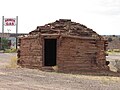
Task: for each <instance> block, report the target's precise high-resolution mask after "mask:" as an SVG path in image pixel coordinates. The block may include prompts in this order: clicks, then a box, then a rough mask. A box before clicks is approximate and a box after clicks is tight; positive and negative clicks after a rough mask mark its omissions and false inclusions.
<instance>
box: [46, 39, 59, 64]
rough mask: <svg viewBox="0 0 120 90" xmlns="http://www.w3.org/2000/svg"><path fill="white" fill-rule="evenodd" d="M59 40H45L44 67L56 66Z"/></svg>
mask: <svg viewBox="0 0 120 90" xmlns="http://www.w3.org/2000/svg"><path fill="white" fill-rule="evenodd" d="M56 44H57V39H44V66H55V65H56Z"/></svg>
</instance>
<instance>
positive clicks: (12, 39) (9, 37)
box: [0, 33, 27, 49]
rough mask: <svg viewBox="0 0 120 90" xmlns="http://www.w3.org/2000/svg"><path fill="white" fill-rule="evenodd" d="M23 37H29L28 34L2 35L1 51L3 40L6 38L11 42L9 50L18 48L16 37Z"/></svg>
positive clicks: (0, 34) (0, 35)
mask: <svg viewBox="0 0 120 90" xmlns="http://www.w3.org/2000/svg"><path fill="white" fill-rule="evenodd" d="M21 35H27V34H26V33H18V34H17V35H16V33H4V34H2V33H0V49H2V46H1V44H2V43H1V38H6V39H8V40H9V42H8V46H9V48H16V37H17V36H21Z"/></svg>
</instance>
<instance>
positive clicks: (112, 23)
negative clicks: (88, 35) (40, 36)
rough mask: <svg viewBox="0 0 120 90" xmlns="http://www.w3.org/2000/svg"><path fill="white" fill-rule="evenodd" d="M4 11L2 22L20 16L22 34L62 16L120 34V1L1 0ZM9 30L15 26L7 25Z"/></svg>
mask: <svg viewBox="0 0 120 90" xmlns="http://www.w3.org/2000/svg"><path fill="white" fill-rule="evenodd" d="M0 11H1V12H0V16H1V17H0V21H1V22H2V16H5V18H14V17H15V16H18V18H19V21H18V22H19V28H18V29H19V31H18V32H19V33H28V32H30V31H32V30H34V29H35V28H36V27H37V26H41V25H44V24H47V23H49V22H54V21H55V20H58V19H71V20H72V21H75V22H79V23H81V24H84V25H86V26H87V27H89V28H91V29H93V30H94V31H96V32H97V33H98V34H102V35H120V25H119V24H120V0H0ZM1 22H0V24H1V31H2V23H1ZM8 29H11V31H10V32H15V27H5V32H8V31H7V30H8ZM1 31H0V32H1Z"/></svg>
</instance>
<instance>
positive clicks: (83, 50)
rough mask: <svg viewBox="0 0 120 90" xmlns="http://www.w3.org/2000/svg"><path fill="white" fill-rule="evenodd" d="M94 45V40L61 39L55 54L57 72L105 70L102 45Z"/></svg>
mask: <svg viewBox="0 0 120 90" xmlns="http://www.w3.org/2000/svg"><path fill="white" fill-rule="evenodd" d="M96 44H97V43H96V41H95V40H80V39H74V38H63V39H62V40H61V44H60V46H59V47H58V52H57V53H58V54H57V57H58V58H57V59H58V61H57V65H58V69H59V71H81V70H83V71H84V70H90V71H91V70H95V69H97V70H98V69H106V67H104V66H106V65H105V55H103V52H104V51H103V48H104V46H103V45H104V44H103V43H102V44H103V45H101V44H100V45H98V46H97V45H96ZM100 49H101V50H100ZM98 55H101V56H99V57H98ZM97 60H98V61H97ZM99 60H100V61H99ZM101 65H102V66H101ZM101 67H104V68H101Z"/></svg>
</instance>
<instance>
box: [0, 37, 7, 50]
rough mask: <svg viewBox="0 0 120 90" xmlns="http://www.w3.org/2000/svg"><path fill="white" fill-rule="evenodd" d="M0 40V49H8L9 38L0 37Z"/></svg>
mask: <svg viewBox="0 0 120 90" xmlns="http://www.w3.org/2000/svg"><path fill="white" fill-rule="evenodd" d="M1 42H2V49H3V50H5V49H8V48H9V45H8V43H9V40H8V39H7V38H2V39H1Z"/></svg>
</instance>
